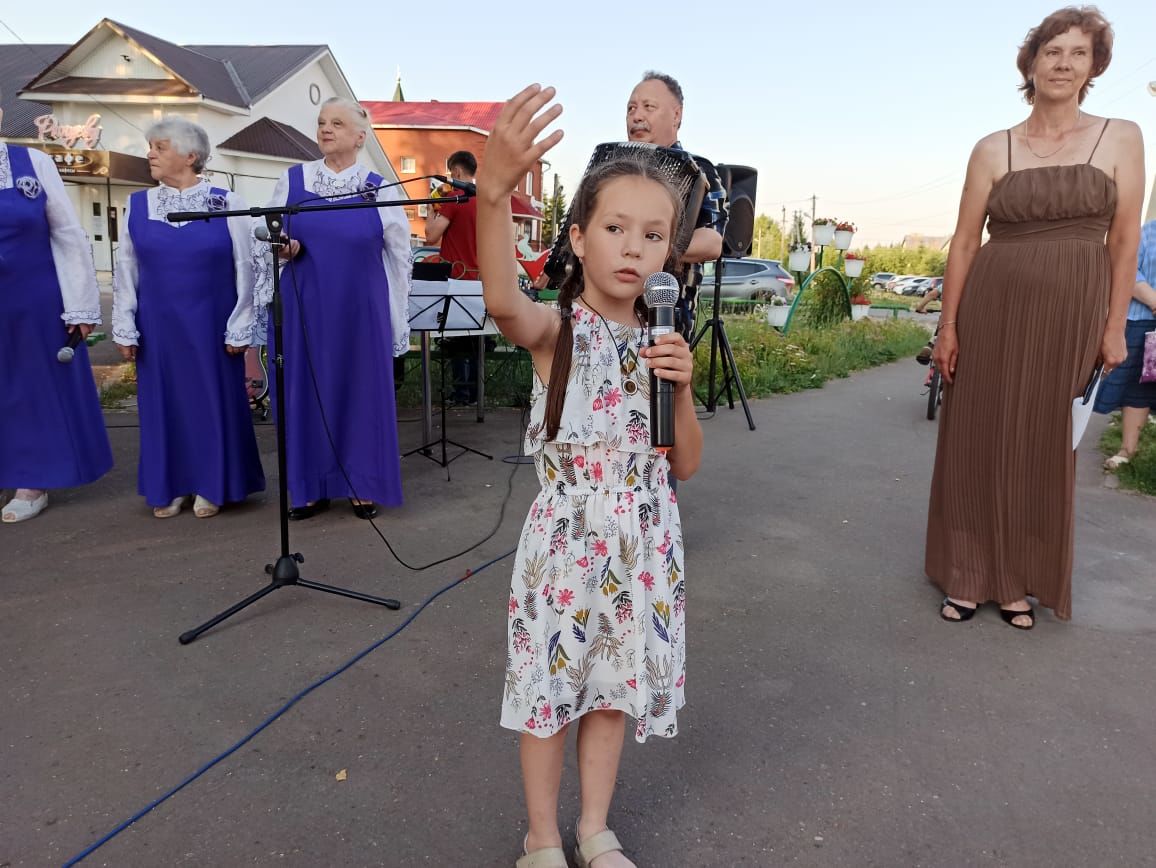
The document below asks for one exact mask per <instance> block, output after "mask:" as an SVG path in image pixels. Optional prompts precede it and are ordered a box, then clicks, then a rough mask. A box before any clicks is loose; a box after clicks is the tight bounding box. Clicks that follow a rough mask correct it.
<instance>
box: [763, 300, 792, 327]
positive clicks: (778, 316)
mask: <svg viewBox="0 0 1156 868" xmlns="http://www.w3.org/2000/svg"><path fill="white" fill-rule="evenodd" d="M790 315H791V308H790V306H789V305H785V304H784V305H780V306H778V307H768V308H767V325H770V326H774V327H775V328H777V329H781V328H782V327H783V326H785V325H786V324H787V317H789V316H790Z"/></svg>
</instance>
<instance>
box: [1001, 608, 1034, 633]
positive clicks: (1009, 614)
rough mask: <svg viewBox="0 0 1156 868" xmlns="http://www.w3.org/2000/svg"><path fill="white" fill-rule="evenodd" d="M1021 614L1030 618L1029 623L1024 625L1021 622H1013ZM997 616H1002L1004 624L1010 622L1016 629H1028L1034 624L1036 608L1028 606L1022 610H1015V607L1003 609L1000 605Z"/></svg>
mask: <svg viewBox="0 0 1156 868" xmlns="http://www.w3.org/2000/svg"><path fill="white" fill-rule="evenodd" d="M1022 615H1027V616H1028V617H1029V618H1030V619H1031V623H1030V624H1028V625H1027V626H1026V627H1025V626H1024V625H1023V624H1015V623H1013V622H1014V621H1015V619H1016V618H1019V617H1020V616H1022ZM999 616H1000V617H1001V618H1003V620H1004V623H1005V624H1011V625H1012V626H1013V627H1015V628H1016V629H1017V630H1030V629H1031V628H1032V627H1034V626H1036V610H1035V609H1033V608H1031V607H1030V606H1029V607H1028V608H1026V609H1024V610H1023V611H1022V612H1017V611H1016V610H1015V609H1005V608H1003V607H1002V606H1001V607H1000V610H999Z"/></svg>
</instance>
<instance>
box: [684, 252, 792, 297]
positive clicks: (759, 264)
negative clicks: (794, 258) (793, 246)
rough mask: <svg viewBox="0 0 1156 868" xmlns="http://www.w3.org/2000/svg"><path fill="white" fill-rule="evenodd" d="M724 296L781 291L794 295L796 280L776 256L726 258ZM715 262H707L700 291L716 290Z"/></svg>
mask: <svg viewBox="0 0 1156 868" xmlns="http://www.w3.org/2000/svg"><path fill="white" fill-rule="evenodd" d="M722 266H723V272H722V290H721V293H720V296H721V297H722V298H729V299H760V298H768V297H769V296H771V295H777V296H780V297H782V298H790V296H791V293H792V292H793V291H794V288H795V280H794V278H792V277H791V275H790V273H789V272H788V271H787V270H786V269H785V268H783V266H782V265H781V264H780V263H779V262H778V260H775V259H723V260H722ZM714 277H715V263H714V262H707V263H704V264H703V270H702V287H701V288H700V289H699V292H700V294H702V295H710V294H711V293H712V292H713V291H714Z"/></svg>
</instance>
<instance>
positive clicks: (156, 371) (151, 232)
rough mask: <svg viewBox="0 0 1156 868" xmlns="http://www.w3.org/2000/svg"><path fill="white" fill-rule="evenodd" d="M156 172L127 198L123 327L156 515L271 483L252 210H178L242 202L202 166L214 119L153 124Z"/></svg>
mask: <svg viewBox="0 0 1156 868" xmlns="http://www.w3.org/2000/svg"><path fill="white" fill-rule="evenodd" d="M145 138H146V139H147V141H148V146H149V149H148V162H149V172H150V173H151V174H152V176H153V179H154V180H156V181H157V186H156V187H153V188H152V189H150V190H142V191H140V192H138V193H133V194H132V196H130V197H129V201H128V206H127V208H126V209H125V225H126V226H127V227H128V231H127V232H125V233H124V237H123V238H122V240H121V244H120V248H119V250H118V251H117V268H116V279H115V283H114V290H113V306H112V338H113V340H114V341H115V342H116V344H117V345H118V347H119V348H120V352H121V355H122V356H123V357H124V358H125V359H126V360H133V361H135V362H136V370H137V405H138V409H139V412H140V463H139V469H138V487H139V491H140V493H141V494H142V495H144V497H145V500H146V501H147V502H148V504H149V505H150V506H151V507H153V515H155V516H156V517H157V518H172V517H173V516H175V515H177V514H179V513H180V512H181V510H182V509H183V508H184V506H185V505H186V503H187V502H188V500H189V498H190V497H193V498H194V501H193V514H194V515H195V516H196V517H197V518H211V517H212V516H214V515H216V514H217V513H218V512H219V511H220V508H221V506H222V505H223V504H225V503H234V502H237V501H241V500H244V499H245V498H246V497H248V496H249V495H250V494H252V493H254V492H257V491H264V490H265V474H264V472H263V471H262V469H261V456H260V454H259V453H258V451H257V439H256V437H255V436H254V433H253V421H252V418H251V416H250V414H249V399H248V395H247V393H246V391H245V387H246V383H245V360H244V353H245V350H246V349H247V348H248V346H249V344H250V342H251V341H252V339H253V277H254V276H253V267H252V255H253V237H252V230H251V224H250V220H249V218H247V217H227V218H220V219H216V220H194V221H192V222H188V223H170V222H169V220H168V215H169V214H171V213H173V212H175V211H225V210H236V209H243V208H245V207H246V205H245V203H244V202H243V201H242V200H241V198H240V197H239V196H238V195H237V194H236V193H231V192H229V191H227V190H224V189H221V188H217V187H213V186H212V185H211V184H210V183H209V182H208V181H206V180H204V179H203V178H202V177H200V173H201V172H202V171H203V170H204V168H205V162H206V161H207V160H208V159H209V137H208V135H207V134H206V133H205V131H204V129H203V128H201V127H200V126H198V125H197V124H194V123H192V122H191V121H188V120H185V119H184V118H180V117H173V116H170V117H167V118H164V119H163V120H161V121H160V122H158V123H155V124H153V125H152V126H151V127H149V129H148V130H147V131H146V133H145Z"/></svg>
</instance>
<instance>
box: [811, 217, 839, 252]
mask: <svg viewBox="0 0 1156 868" xmlns="http://www.w3.org/2000/svg"><path fill="white" fill-rule="evenodd" d="M811 237H812V238H813V239H814V240H815V243H816V244H820V245H823V246H824V247H825V246H826V245H828V244H830V243H831V239H832V238H834V237H835V224H834V223H813V224H812V225H811ZM844 249H845V248H844Z"/></svg>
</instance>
